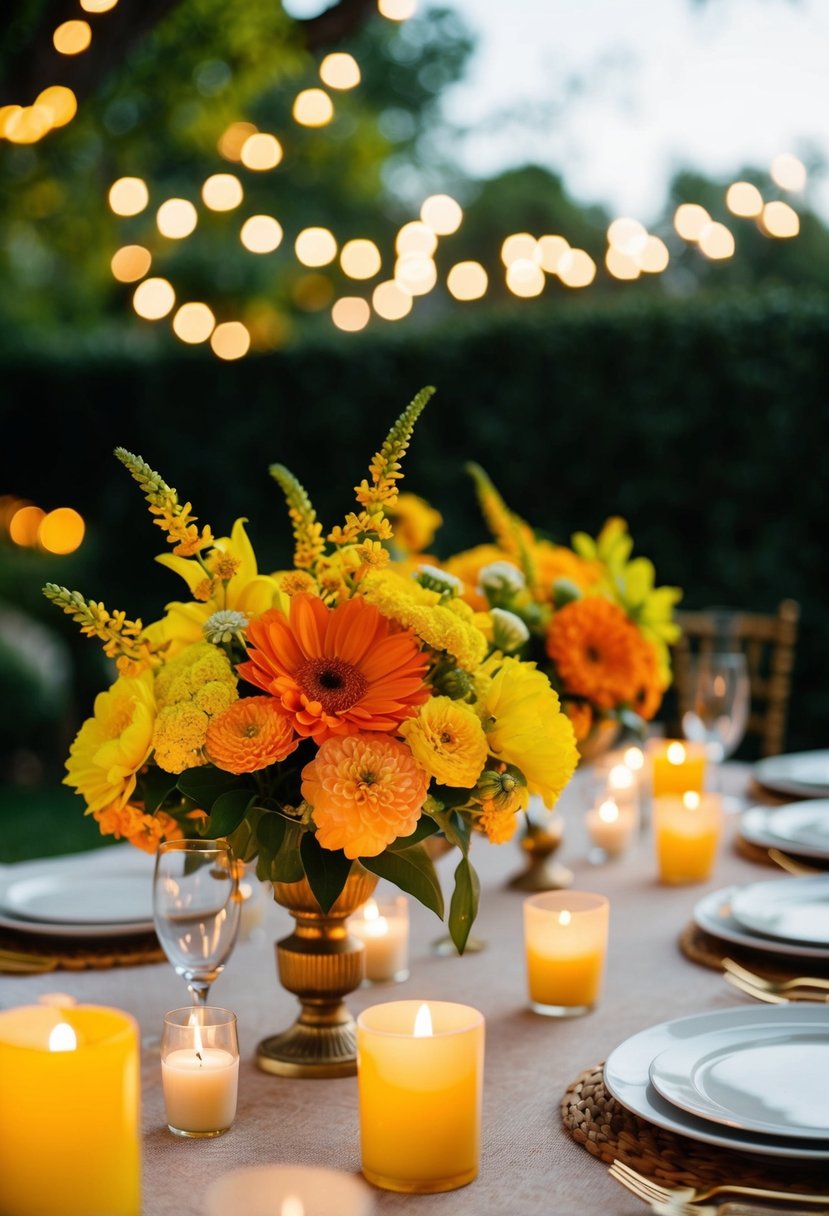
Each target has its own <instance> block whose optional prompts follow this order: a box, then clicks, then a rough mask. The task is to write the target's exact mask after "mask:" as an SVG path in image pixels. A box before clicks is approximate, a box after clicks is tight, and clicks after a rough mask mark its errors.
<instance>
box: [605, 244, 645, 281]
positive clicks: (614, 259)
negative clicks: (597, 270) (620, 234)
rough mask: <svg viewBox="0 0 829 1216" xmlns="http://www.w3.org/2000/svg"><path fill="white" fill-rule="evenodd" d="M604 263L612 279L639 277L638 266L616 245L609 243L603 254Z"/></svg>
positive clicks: (628, 279)
mask: <svg viewBox="0 0 829 1216" xmlns="http://www.w3.org/2000/svg"><path fill="white" fill-rule="evenodd" d="M604 264H605V266H606V267H607V270H608V273H609V274H611V275H612V276H613V278H614V279H623V280H627V281H631V280H633V279H638V278H639V273H640V272H639V266H638V265H637V263H636V261H635V260H634V259H633V258H632V257H631V256H630V255H629V254H627V253H623V252H622V250H621V249H620V248H619V247H618V245H611V246H610V248H609V249H608V251H607V253H606V254H605V259H604Z"/></svg>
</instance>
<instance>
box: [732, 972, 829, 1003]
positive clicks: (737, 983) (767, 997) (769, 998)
mask: <svg viewBox="0 0 829 1216" xmlns="http://www.w3.org/2000/svg"><path fill="white" fill-rule="evenodd" d="M723 979H724V980H725V981H726V983H727V984H731V986H732V988H739V990H740V992H745V993H746V994H747V995H748V996H753V997H755V999H756V1000H758V1001H765V1002H766V1003H767V1004H769V1005H789V1004H791V1002H792V1001H817V1002H818V1004H821V1005H825V1004H829V992H817V991H816V990H815V989H814V988H789V989H788V991H787V992H786V994H785V995H780V994H779V993H777V992H770V991H769V990H768V988H758V987H757V985H756V984H749V982H748V981H747V980H744V979H743V978H742V976H739V975H732V974H731V972H729V971H726V972H724V973H723Z"/></svg>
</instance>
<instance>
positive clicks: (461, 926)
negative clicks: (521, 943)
mask: <svg viewBox="0 0 829 1216" xmlns="http://www.w3.org/2000/svg"><path fill="white" fill-rule="evenodd" d="M480 893H481V884H480V882H479V881H478V875H477V874H476V873H475V871H474V870H473V868H472V865H471V863H470V861H469V858H468V857H463V858H461V860H460V862H459V863H458V868H457V869H456V870H455V889H454V891H453V892H452V899H451V901H450V904H449V933H450V935H451V937H452V941H453V942H454V943H455V945H456V947H457V950H458V954H463V952H464V950H465V948H466V941H467V938H468V937H469V931H470V929H471V928H472V925H473V924H474V921H475V917H476V916H477V915H478V898H479V896H480Z"/></svg>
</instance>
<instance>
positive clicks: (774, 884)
mask: <svg viewBox="0 0 829 1216" xmlns="http://www.w3.org/2000/svg"><path fill="white" fill-rule="evenodd" d="M731 915H732V916H733V917H734V919H735V920H736V921H739V923H740V924H741V925H742V926H743V928H744V929H748V930H749V931H750V932H752V933H759V934H761V935H762V936H763V937H778V938H781V939H782V940H783V941H787V942H797V943H798V944H800V945H813V946H825V947H826V948H827V950H829V874H815V875H809V876H807V877H804V878H793V877H789V878H773V879H771V880H770V881H769V882H751V883H748V885H747V886H744V887H741V888H740V890H739V891H737V892H736V893H735V895H734V896H733V898H732V900H731Z"/></svg>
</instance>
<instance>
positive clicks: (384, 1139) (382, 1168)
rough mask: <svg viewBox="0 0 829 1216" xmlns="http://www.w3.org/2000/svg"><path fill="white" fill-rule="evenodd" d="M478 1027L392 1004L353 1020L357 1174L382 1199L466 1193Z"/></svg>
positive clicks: (480, 1054) (435, 1011) (472, 1168)
mask: <svg viewBox="0 0 829 1216" xmlns="http://www.w3.org/2000/svg"><path fill="white" fill-rule="evenodd" d="M483 1071H484V1018H483V1015H482V1014H481V1013H479V1012H478V1010H477V1009H472V1008H471V1007H470V1006H469V1005H456V1004H452V1003H450V1002H448V1001H428V1002H418V1001H391V1002H389V1003H387V1004H384V1005H374V1006H372V1007H371V1008H370V1009H366V1010H364V1011H363V1012H362V1013H361V1014H360V1015H359V1017H358V1018H357V1078H358V1088H359V1095H360V1145H361V1153H362V1169H363V1174H364V1175H365V1177H366V1178H367V1179H368V1180H369V1182H373V1183H374V1184H375V1186H379V1187H383V1188H385V1189H386V1190H391V1191H407V1192H411V1193H421V1194H425V1193H431V1192H435V1191H450V1190H455V1189H456V1188H457V1187H460V1186H465V1185H466V1184H467V1183H468V1182H471V1181H472V1180H473V1178H475V1177H476V1176H477V1173H478V1166H479V1160H480V1139H481V1094H482V1088H483Z"/></svg>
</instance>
